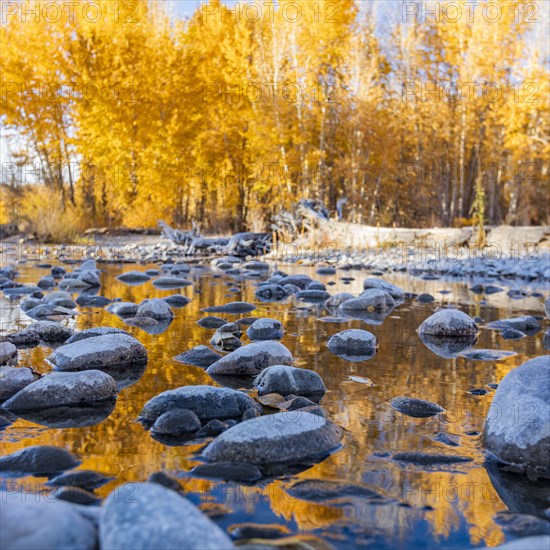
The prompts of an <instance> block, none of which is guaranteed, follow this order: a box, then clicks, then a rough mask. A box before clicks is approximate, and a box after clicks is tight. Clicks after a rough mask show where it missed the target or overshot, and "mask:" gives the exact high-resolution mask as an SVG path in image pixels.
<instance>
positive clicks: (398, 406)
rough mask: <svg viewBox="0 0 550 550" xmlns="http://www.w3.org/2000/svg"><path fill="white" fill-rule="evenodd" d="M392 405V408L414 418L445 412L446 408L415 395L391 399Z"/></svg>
mask: <svg viewBox="0 0 550 550" xmlns="http://www.w3.org/2000/svg"><path fill="white" fill-rule="evenodd" d="M390 405H391V407H392V409H395V410H396V411H399V412H400V413H402V414H406V415H407V416H412V417H414V418H428V417H430V416H435V415H436V414H440V413H442V412H445V409H444V408H443V407H440V406H439V405H438V404H437V403H432V402H431V401H424V400H423V399H416V398H414V397H395V398H394V399H392V400H391V401H390Z"/></svg>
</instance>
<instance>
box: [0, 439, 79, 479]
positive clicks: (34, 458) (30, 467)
mask: <svg viewBox="0 0 550 550" xmlns="http://www.w3.org/2000/svg"><path fill="white" fill-rule="evenodd" d="M79 464H80V460H78V459H77V458H76V457H75V456H73V455H72V454H71V453H69V451H67V450H65V449H63V448H61V447H54V446H52V445H33V446H31V447H25V448H24V449H20V450H19V451H15V452H14V453H11V454H9V455H5V456H2V457H0V472H22V473H26V474H33V475H38V474H57V473H61V472H64V471H65V470H71V469H72V468H76V466H78V465H79Z"/></svg>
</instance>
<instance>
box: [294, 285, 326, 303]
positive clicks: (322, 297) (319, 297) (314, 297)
mask: <svg viewBox="0 0 550 550" xmlns="http://www.w3.org/2000/svg"><path fill="white" fill-rule="evenodd" d="M296 298H297V299H298V300H302V302H326V301H327V300H328V299H329V298H330V294H329V293H328V292H327V291H326V290H315V289H313V290H312V289H309V288H307V289H306V290H299V291H298V292H296Z"/></svg>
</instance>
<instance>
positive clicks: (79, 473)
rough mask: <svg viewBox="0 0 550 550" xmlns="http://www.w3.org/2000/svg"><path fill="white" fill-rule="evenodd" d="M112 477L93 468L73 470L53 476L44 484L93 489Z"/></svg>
mask: <svg viewBox="0 0 550 550" xmlns="http://www.w3.org/2000/svg"><path fill="white" fill-rule="evenodd" d="M113 479H114V477H107V476H105V475H103V474H102V473H100V472H95V471H93V470H73V471H71V472H65V473H63V474H60V475H58V476H55V477H54V478H52V479H50V480H49V481H48V482H47V483H46V485H47V486H48V487H67V486H70V487H80V488H81V489H85V490H86V491H93V490H94V489H98V488H99V487H103V485H105V484H106V483H109V481H112V480H113Z"/></svg>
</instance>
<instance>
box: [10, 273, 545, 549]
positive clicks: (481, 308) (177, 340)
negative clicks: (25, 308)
mask: <svg viewBox="0 0 550 550" xmlns="http://www.w3.org/2000/svg"><path fill="white" fill-rule="evenodd" d="M100 267H101V268H102V269H103V270H104V273H103V276H102V283H103V286H102V287H101V288H100V289H99V291H98V294H99V295H101V296H104V297H106V298H109V299H115V298H120V299H121V300H122V301H129V302H134V303H139V302H141V301H142V300H143V299H145V298H155V297H166V296H169V295H172V294H174V291H173V290H172V289H160V288H156V287H155V286H153V284H152V282H151V281H149V282H146V283H144V284H142V285H139V286H129V285H127V284H124V283H123V282H121V281H118V280H116V279H115V278H114V276H115V275H118V274H120V273H121V272H122V271H129V270H130V269H133V267H132V268H129V267H124V268H121V267H110V266H100ZM149 267H154V266H140V267H139V269H140V270H145V269H147V268H149ZM280 267H281V268H282V269H285V270H287V271H289V272H300V273H307V274H308V275H310V276H312V277H313V278H317V279H320V280H321V281H322V282H323V283H325V284H327V283H328V282H331V281H334V282H336V284H335V285H333V286H329V287H327V288H330V292H331V293H336V292H341V291H344V290H345V291H349V292H352V293H354V294H356V295H357V294H359V293H361V292H362V290H363V288H362V281H363V279H364V278H365V277H366V275H365V273H364V272H363V273H361V272H350V273H346V275H351V276H352V277H354V280H352V281H348V282H349V284H346V285H344V281H342V280H341V278H340V277H341V275H342V274H341V273H340V272H337V274H336V275H331V276H318V275H316V274H315V270H314V269H313V268H311V269H310V268H304V267H302V268H300V269H294V268H288V269H287V268H286V267H284V266H280ZM20 271H21V278H20V280H21V281H23V282H28V283H32V282H36V281H37V280H38V279H39V278H40V277H41V276H43V275H44V274H46V270H44V269H39V268H32V267H22V268H21V269H20ZM186 278H187V279H189V280H190V281H192V282H193V283H194V285H193V286H189V287H185V288H182V289H181V290H180V289H178V291H177V292H181V293H182V294H183V295H185V296H186V297H187V298H189V299H191V300H192V301H191V302H190V303H189V304H188V305H186V306H185V307H183V308H181V309H175V308H174V313H175V318H174V320H173V322H172V323H171V324H170V325H169V326H168V327H167V328H166V329H165V330H164V332H162V333H160V334H150V333H148V332H145V331H144V330H142V329H140V328H138V327H132V326H129V325H128V324H126V323H125V322H124V320H123V319H121V318H119V317H117V316H116V315H114V314H112V313H110V312H108V311H106V310H105V309H102V308H99V307H86V308H81V309H80V312H81V315H79V316H77V317H76V318H74V319H67V320H65V321H63V322H64V324H67V325H68V326H71V327H74V328H76V329H77V330H82V329H85V328H90V327H94V326H100V325H106V326H114V327H117V328H120V329H124V330H127V331H128V332H129V333H131V334H132V335H133V336H135V337H136V338H138V339H139V340H140V341H141V342H142V343H143V344H144V345H145V346H146V348H147V349H148V351H149V362H148V365H147V367H146V368H145V367H144V368H143V369H142V370H136V369H129V371H128V372H124V373H120V371H119V373H111V374H114V375H115V377H117V375H118V374H121V376H119V377H118V378H117V382H118V387H119V391H120V394H119V397H118V400H117V402H116V405H115V407H114V410H113V411H112V412H111V414H110V415H109V416H107V417H106V418H105V419H104V420H102V421H101V422H100V423H98V424H95V425H93V426H80V427H79V426H73V427H70V428H63V429H61V428H59V427H50V428H45V427H44V425H37V424H36V423H34V422H32V421H31V420H32V419H24V418H18V419H16V420H15V421H14V423H13V424H12V425H11V426H8V427H6V428H4V429H3V430H2V431H1V432H0V441H1V442H2V447H3V452H4V453H9V452H13V451H15V450H17V449H20V448H22V447H26V446H30V445H37V444H50V445H60V446H63V447H66V448H68V449H69V450H70V451H71V452H73V453H75V454H77V455H79V456H80V457H81V458H82V459H83V461H84V462H83V465H82V466H81V467H82V468H85V469H92V470H97V471H101V472H104V473H105V474H106V475H111V476H114V477H115V478H116V479H115V480H113V481H111V482H110V483H109V484H107V485H105V486H104V487H102V488H101V489H99V490H98V494H100V495H101V496H106V495H107V494H108V493H109V492H110V491H111V490H112V489H113V488H114V487H115V486H117V485H118V484H120V483H122V482H132V481H143V480H145V479H147V478H148V476H149V475H150V474H151V473H153V472H155V471H158V470H165V471H167V472H168V473H171V474H173V475H176V476H177V477H178V478H179V479H180V481H181V483H182V485H183V486H184V489H185V491H186V493H187V494H189V495H190V497H191V498H192V499H193V500H194V502H196V503H197V504H198V505H201V506H202V507H203V508H213V507H214V505H215V504H223V505H224V506H225V507H226V508H227V510H228V513H227V514H226V515H223V516H221V517H217V518H215V520H216V521H217V522H218V523H219V524H220V525H222V526H223V527H228V526H229V525H231V524H234V523H238V522H242V521H254V522H259V523H279V524H281V523H284V524H285V525H287V526H288V527H289V529H290V530H291V531H292V532H293V533H296V532H298V531H301V532H311V533H314V534H316V535H317V536H320V537H322V538H324V539H326V540H327V541H328V542H329V543H330V544H332V545H333V546H335V547H337V548H342V549H344V548H350V547H355V546H359V545H360V544H364V543H366V542H369V543H370V544H374V545H375V547H377V548H381V549H390V548H392V549H393V548H403V549H409V548H411V547H412V546H414V545H415V544H416V545H420V546H424V547H434V546H443V547H445V548H449V549H452V548H457V549H459V548H460V549H462V548H464V547H466V546H468V545H470V544H471V545H496V544H498V543H500V542H502V541H503V540H504V534H503V531H502V529H501V527H500V526H499V525H498V523H497V522H495V519H494V516H495V514H496V513H497V512H500V511H504V510H506V509H507V507H510V508H511V509H512V506H514V507H516V508H514V509H517V510H531V512H529V513H534V511H535V510H540V506H539V504H536V505H533V506H531V505H528V504H526V503H528V502H529V498H528V497H530V496H532V494H534V493H533V492H532V491H531V489H530V488H528V489H527V491H526V492H522V491H523V488H524V487H529V486H526V485H524V484H523V482H521V483H520V487H521V489H520V490H519V494H520V495H521V494H525V497H526V500H525V501H524V500H521V505H519V504H517V503H516V500H517V498H519V497H517V498H516V493H514V498H516V500H513V499H511V498H510V497H509V496H508V494H507V493H506V487H509V486H512V485H513V483H514V482H513V480H512V481H510V480H509V479H508V478H506V480H505V481H504V482H503V481H501V478H499V477H498V475H497V474H495V473H494V472H493V471H492V470H488V469H486V468H485V467H484V463H485V458H484V456H483V453H482V449H481V441H480V437H479V434H480V432H481V431H482V429H483V423H484V419H485V415H486V413H487V411H488V408H489V405H490V402H491V394H490V393H489V394H488V395H486V396H472V395H469V394H468V393H467V390H469V389H471V388H473V387H484V386H485V385H486V384H487V383H489V382H495V383H498V382H500V380H501V379H502V378H503V377H504V375H505V374H506V373H508V372H509V371H510V370H511V369H513V368H514V367H515V366H517V365H519V364H521V363H522V362H524V361H525V360H526V359H528V358H531V357H534V356H536V355H541V354H542V353H543V346H542V339H543V331H541V332H540V333H538V334H536V335H534V336H528V337H526V338H524V339H522V340H519V341H509V340H505V339H504V338H502V336H501V334H500V332H498V331H490V330H482V332H481V334H480V335H479V342H478V346H479V347H480V348H487V349H505V350H514V351H517V352H518V355H517V356H514V357H511V358H509V359H507V360H506V361H494V362H473V361H468V360H467V359H465V358H462V357H457V356H456V354H457V353H458V350H457V349H455V348H454V347H453V346H449V345H446V344H445V345H443V346H441V345H439V346H435V345H433V344H432V343H430V346H431V347H430V346H428V347H426V345H424V344H423V343H422V342H421V340H420V339H419V337H418V335H417V333H416V329H417V328H418V326H419V325H420V324H421V323H422V321H424V319H426V318H427V317H429V316H430V315H431V314H432V313H433V312H434V311H435V309H436V308H437V307H439V306H441V305H445V304H461V309H463V310H464V311H466V312H467V313H469V314H470V315H471V316H479V317H481V318H482V319H484V320H485V323H488V322H490V321H493V320H496V319H499V318H500V319H502V318H509V317H512V316H514V315H521V314H531V315H533V314H535V315H536V314H541V312H542V299H541V298H539V297H530V296H527V297H523V298H521V299H519V300H513V301H512V300H510V298H509V297H508V296H507V295H506V293H505V292H501V293H497V294H493V295H490V296H483V295H477V294H475V293H473V292H471V291H469V290H468V287H469V286H471V284H461V283H456V282H449V281H425V280H412V279H410V278H408V277H406V276H401V275H397V276H394V277H391V278H390V280H391V281H392V282H394V283H395V284H397V285H399V286H401V287H403V288H404V289H405V290H407V291H411V292H416V293H422V292H428V293H430V294H432V295H433V296H435V297H436V301H435V302H433V303H431V304H422V303H419V302H415V301H412V300H407V301H405V303H404V304H402V305H400V306H398V307H397V308H396V309H395V310H394V311H393V312H392V313H391V314H390V315H388V316H386V317H385V319H384V320H383V322H382V324H372V323H366V322H365V321H363V320H358V319H354V320H350V319H347V320H346V324H345V325H342V324H339V323H331V322H324V321H323V320H322V319H320V318H322V317H324V316H326V311H325V310H324V308H320V307H317V306H313V307H312V306H305V305H304V304H303V303H299V302H296V300H295V298H294V297H290V298H287V299H286V300H285V301H284V302H260V301H258V300H256V299H255V298H254V292H255V290H256V287H255V286H254V283H255V281H254V280H251V279H245V278H243V277H239V278H238V279H230V282H231V284H230V285H227V284H226V283H227V282H228V279H226V278H223V279H220V278H214V277H213V276H212V273H211V270H210V269H209V268H208V267H206V268H204V267H203V268H196V267H194V268H193V269H192V270H191V272H190V273H189V274H187V275H186ZM229 287H231V288H236V289H237V291H236V292H231V293H230V294H231V297H227V296H226V295H227V294H228V288H229ZM442 289H449V290H450V291H451V292H450V293H449V294H441V293H439V292H438V291H440V290H442ZM483 299H486V300H487V303H486V304H484V303H481V300H483ZM0 300H1V303H0V306H1V314H2V328H5V327H6V326H9V327H10V330H14V329H17V328H22V327H23V326H24V325H27V324H30V323H31V322H32V320H31V319H29V318H28V317H27V316H25V315H24V314H23V313H21V312H20V310H19V307H18V305H17V301H8V300H5V299H4V298H3V297H2V298H0ZM229 301H247V302H250V303H254V304H255V305H257V306H258V309H257V310H255V311H253V312H251V313H246V314H242V315H235V314H227V313H224V314H223V317H224V318H226V319H228V320H229V321H235V320H237V319H239V318H241V317H264V316H265V317H272V318H276V319H278V320H280V321H281V322H282V323H283V325H284V326H285V328H286V330H287V332H286V334H285V336H284V338H283V340H282V343H283V344H284V345H285V346H287V347H288V348H289V349H290V351H291V352H292V354H293V356H294V357H295V358H296V364H297V365H298V366H303V367H305V368H308V369H312V370H315V371H316V372H317V373H319V374H320V375H321V377H322V378H323V380H324V382H325V385H326V386H327V388H328V389H329V391H328V392H327V393H326V394H325V396H324V397H323V399H322V401H321V405H322V406H323V407H324V408H325V409H327V410H328V411H329V412H330V413H331V417H332V419H333V420H334V421H335V422H337V423H338V424H340V425H341V426H342V427H343V428H344V429H345V430H346V438H345V442H344V444H343V446H342V448H341V449H340V450H339V451H337V452H336V453H334V454H332V455H331V456H330V457H328V458H327V459H326V460H324V461H322V462H321V463H319V464H315V465H313V466H311V467H310V468H308V469H307V470H305V471H304V472H302V473H300V474H298V475H297V476H295V477H290V478H289V479H280V480H275V481H265V482H263V483H260V484H259V485H257V486H251V487H247V486H243V485H240V484H237V483H232V482H222V481H214V480H206V479H201V478H197V477H193V476H190V475H189V472H190V471H191V470H192V469H193V467H194V466H196V465H197V464H199V462H198V461H197V459H196V456H197V453H198V452H199V451H200V449H201V448H202V446H203V444H204V443H203V442H202V443H197V442H194V443H191V444H187V445H185V446H169V445H165V444H164V443H161V442H159V441H156V440H155V439H153V438H152V437H150V435H149V434H148V433H147V432H146V431H144V430H143V428H142V427H141V425H139V424H137V423H136V422H135V419H136V418H137V416H138V414H139V412H140V411H141V409H142V407H143V405H144V404H145V402H146V401H148V400H149V399H151V398H152V397H154V396H155V395H157V394H159V393H161V392H163V391H165V390H168V389H173V388H176V387H179V386H184V385H197V384H207V385H216V384H221V385H226V384H228V383H229V382H227V381H226V380H225V379H224V380H221V379H220V380H217V379H212V378H211V377H210V376H209V375H208V374H207V373H206V372H205V371H204V369H203V368H200V367H194V366H192V365H185V364H182V363H179V362H177V361H175V360H174V359H173V357H174V356H176V355H178V354H179V353H182V352H184V351H186V350H188V349H190V348H192V347H194V346H197V345H201V344H206V343H207V342H208V340H209V339H210V337H211V335H212V330H208V329H205V328H202V327H200V326H199V325H198V324H197V323H196V321H197V320H198V319H200V318H201V317H203V316H204V313H202V312H201V311H200V310H201V308H204V307H208V306H211V305H220V304H223V303H227V302H229ZM339 316H340V315H339ZM325 320H326V319H325ZM482 327H483V324H482ZM344 328H346V329H347V328H362V329H366V330H368V331H370V332H372V333H373V334H374V335H375V336H376V338H377V339H378V342H379V349H378V352H377V354H376V355H375V356H374V357H373V358H371V359H370V360H369V361H366V362H359V363H352V362H349V361H346V360H345V359H343V358H340V357H337V356H334V355H333V354H331V353H330V352H329V350H328V349H327V347H326V342H327V340H328V339H329V338H330V336H332V335H333V334H335V333H337V332H340V331H341V330H343V329H344ZM243 342H248V340H247V338H246V336H243ZM468 344H470V343H468ZM472 345H473V343H472ZM459 351H462V350H459ZM50 353H51V349H49V348H46V347H43V346H39V347H36V348H32V349H22V350H20V352H19V356H20V360H19V364H20V365H32V366H33V367H35V368H36V369H37V370H38V371H39V372H48V371H49V370H50V369H51V368H50V366H49V365H48V364H47V363H46V362H45V358H46V357H47V355H49V354H50ZM353 377H355V379H356V380H361V379H368V380H370V381H372V384H365V383H361V382H357V381H354V379H353ZM224 378H225V377H224ZM231 384H232V385H233V387H239V388H242V387H247V381H246V380H236V381H235V380H234V381H232V382H231ZM400 395H404V396H410V397H418V398H422V399H426V400H429V401H432V402H435V403H438V404H440V405H441V406H442V407H444V408H445V409H446V412H445V413H444V414H442V415H439V416H438V417H433V418H428V419H414V418H410V417H404V416H403V415H401V414H396V413H395V411H393V410H392V409H391V407H390V405H389V402H390V400H391V399H392V398H394V397H397V396H400ZM442 433H443V434H451V435H454V436H457V437H458V440H459V442H460V446H458V447H453V448H449V447H448V446H447V445H445V443H442V442H441V441H440V439H441V436H440V434H442ZM449 449H450V451H451V452H453V453H456V454H460V455H465V456H469V457H471V458H473V462H472V463H469V464H470V465H469V466H467V468H463V467H461V468H455V469H454V470H455V471H453V470H452V469H448V470H445V471H442V470H441V471H438V470H436V471H431V472H426V471H424V470H421V469H418V468H412V467H407V468H403V467H400V466H399V464H398V463H396V462H394V461H392V460H391V455H392V454H393V453H395V452H399V451H411V450H415V451H427V452H449ZM459 470H460V471H459ZM499 475H500V474H499ZM297 479H320V480H343V481H345V482H347V483H354V484H366V485H368V486H369V487H374V488H376V489H377V490H379V491H380V492H382V493H383V494H384V495H387V497H388V498H390V499H392V500H393V503H391V504H384V505H377V504H374V503H372V502H368V501H367V500H366V499H360V498H359V499H357V498H355V499H352V500H350V501H349V502H347V503H346V504H345V505H342V506H337V507H332V506H329V505H327V504H326V503H312V502H310V501H306V500H302V499H300V498H298V497H296V496H292V495H291V494H289V492H288V491H287V489H288V487H290V486H291V485H292V483H294V482H295V481H296V480H297ZM8 481H9V480H8ZM42 481H43V480H42ZM22 482H23V483H26V482H29V483H30V482H31V481H30V480H26V479H23V480H22ZM39 482H40V483H41V481H40V480H39ZM32 483H36V480H35V479H33V480H32ZM493 484H494V486H493Z"/></svg>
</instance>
